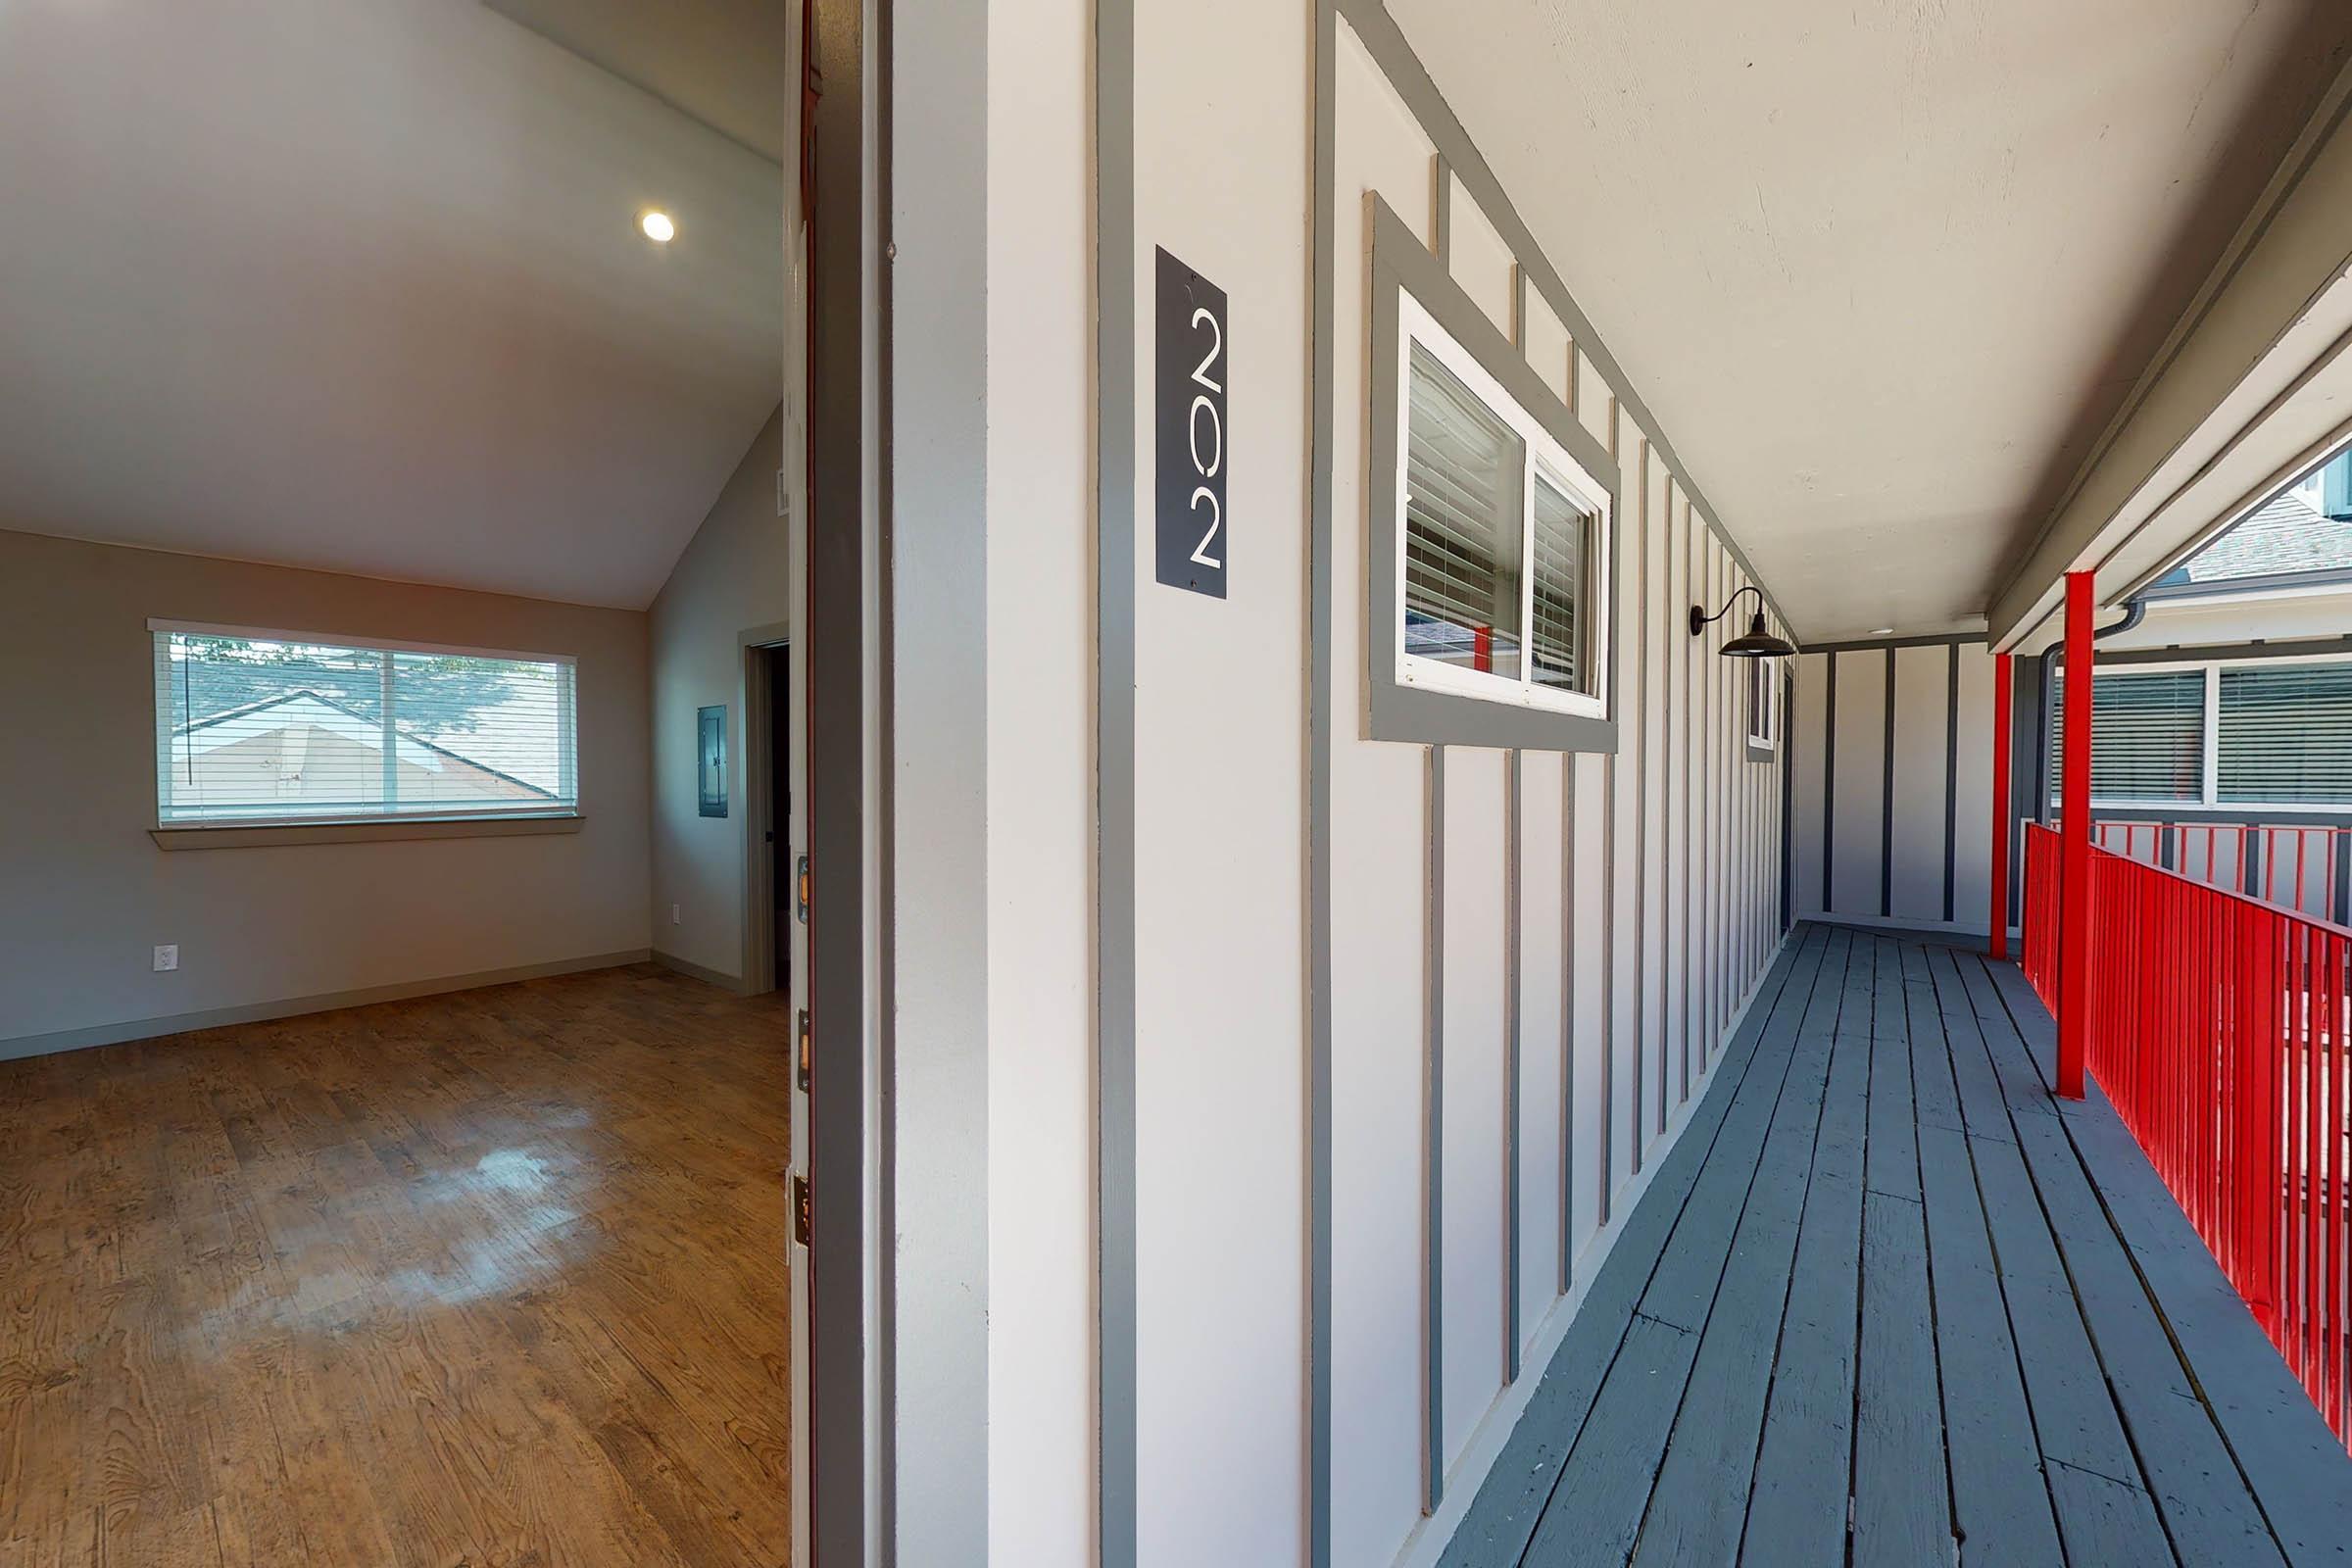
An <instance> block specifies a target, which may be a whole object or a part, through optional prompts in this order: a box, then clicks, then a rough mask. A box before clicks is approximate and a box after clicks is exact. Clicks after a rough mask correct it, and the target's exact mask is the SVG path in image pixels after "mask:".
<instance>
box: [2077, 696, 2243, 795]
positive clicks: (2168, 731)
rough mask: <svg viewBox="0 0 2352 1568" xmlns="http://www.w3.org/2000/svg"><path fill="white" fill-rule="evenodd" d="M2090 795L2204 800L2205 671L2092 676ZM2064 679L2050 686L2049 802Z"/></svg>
mask: <svg viewBox="0 0 2352 1568" xmlns="http://www.w3.org/2000/svg"><path fill="white" fill-rule="evenodd" d="M2094 678H2095V680H2096V683H2097V684H2096V686H2095V688H2094V694H2095V695H2094V701H2093V702H2092V704H2091V710H2090V793H2091V798H2092V799H2094V800H2101V801H2181V802H2189V803H2194V802H2197V801H2200V800H2202V799H2203V798H2204V789H2205V672H2204V671H2203V670H2202V669H2172V670H2158V671H2149V672H2144V673H2143V672H2124V673H2117V674H2108V673H2106V672H2105V671H2098V672H2096V673H2095V676H2094ZM2065 713H2066V676H2065V674H2064V673H2063V672H2061V673H2060V674H2058V675H2057V676H2055V677H2054V678H2053V679H2052V681H2051V683H2050V798H2051V799H2052V800H2056V799H2057V798H2058V792H2059V785H2060V781H2061V780H2062V779H2063V778H2064V777H2065V770H2064V769H2065V761H2064V751H2065V736H2066V725H2065Z"/></svg>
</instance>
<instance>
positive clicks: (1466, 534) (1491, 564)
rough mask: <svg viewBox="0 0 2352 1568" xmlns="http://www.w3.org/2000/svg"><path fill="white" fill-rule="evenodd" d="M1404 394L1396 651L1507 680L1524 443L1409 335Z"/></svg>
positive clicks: (1515, 637) (1511, 667)
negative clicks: (1400, 624)
mask: <svg viewBox="0 0 2352 1568" xmlns="http://www.w3.org/2000/svg"><path fill="white" fill-rule="evenodd" d="M1407 395H1408V397H1409V398H1410V400H1411V406H1410V409H1409V411H1408V414H1407V417H1406V420H1405V458H1404V486H1405V489H1404V651H1405V652H1406V653H1408V654H1410V655H1412V656H1413V657H1415V658H1417V659H1432V660H1436V661H1438V662H1441V663H1446V664H1452V665H1454V666H1456V667H1458V668H1463V669H1475V670H1479V671H1482V672H1484V673H1487V674H1494V675H1501V676H1504V677H1506V678H1508V679H1511V680H1516V679H1518V678H1519V597H1520V594H1519V589H1520V582H1519V579H1520V555H1521V550H1522V547H1523V545H1524V544H1525V534H1526V530H1525V528H1524V526H1523V525H1522V519H1521V511H1522V507H1523V502H1522V498H1521V494H1520V488H1519V487H1520V481H1521V479H1522V477H1523V476H1524V475H1525V473H1526V471H1527V443H1526V442H1525V441H1522V440H1521V439H1520V438H1519V435H1518V432H1516V431H1515V430H1513V429H1512V428H1511V427H1510V426H1509V425H1507V424H1505V423H1503V421H1502V420H1501V419H1499V418H1497V417H1495V415H1494V414H1493V413H1491V412H1490V411H1489V410H1488V408H1487V406H1486V405H1485V404H1484V403H1482V402H1480V401H1479V399H1478V396H1477V394H1475V393H1473V392H1472V391H1471V390H1470V389H1469V388H1468V387H1467V386H1464V385H1463V384H1462V381H1461V378H1460V377H1459V376H1457V375H1455V374H1454V373H1453V372H1452V371H1450V370H1448V369H1446V367H1445V366H1443V365H1441V364H1439V363H1438V358H1437V356H1436V355H1434V354H1432V353H1430V351H1429V350H1428V349H1427V348H1425V347H1424V346H1422V345H1421V344H1419V343H1416V344H1414V345H1413V359H1412V370H1411V384H1410V389H1409V391H1408V394H1407Z"/></svg>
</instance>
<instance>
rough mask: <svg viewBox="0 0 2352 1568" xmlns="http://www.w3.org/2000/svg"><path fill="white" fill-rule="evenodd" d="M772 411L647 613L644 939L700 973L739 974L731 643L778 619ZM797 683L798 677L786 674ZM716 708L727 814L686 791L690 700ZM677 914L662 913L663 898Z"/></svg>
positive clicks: (785, 596) (735, 661)
mask: <svg viewBox="0 0 2352 1568" xmlns="http://www.w3.org/2000/svg"><path fill="white" fill-rule="evenodd" d="M783 461H784V426H783V417H782V412H781V410H779V411H778V412H777V413H775V414H772V415H770V416H769V417H768V420H767V423H766V424H764V425H762V426H761V427H760V433H759V434H758V435H757V436H755V437H753V439H752V445H751V448H750V450H749V451H747V452H745V453H744V455H743V461H742V462H741V463H739V464H737V465H736V466H735V472H734V473H733V475H731V476H730V477H729V478H728V480H727V484H726V488H725V489H724V490H722V491H721V492H719V497H718V500H717V501H716V502H715V503H714V504H713V505H712V506H711V514H710V515H709V516H707V517H705V518H704V519H703V525H702V527H701V528H700V529H699V530H697V531H696V533H695V536H694V538H693V539H692V540H691V541H690V542H689V543H688V544H687V546H686V550H685V553H684V554H683V555H681V556H680V557H679V558H678V564H677V565H675V566H674V567H672V568H671V569H670V574H669V581H668V582H666V583H664V584H662V592H661V593H660V594H659V595H658V596H656V598H655V600H654V604H653V609H652V610H651V611H650V612H649V613H648V619H649V623H650V624H649V637H650V645H651V654H652V662H653V736H654V752H653V773H654V777H653V887H652V897H651V901H650V903H649V905H648V908H649V910H650V918H651V920H652V926H653V934H654V948H655V950H656V951H657V952H659V953H662V954H665V955H667V956H670V957H674V958H680V959H683V960H684V961H686V962H687V963H690V964H692V965H694V966H695V967H696V968H698V969H703V970H708V971H709V972H711V974H714V975H720V976H726V977H729V978H738V979H739V978H740V977H741V976H742V974H743V809H744V787H743V779H744V755H743V644H742V634H743V633H744V632H746V631H748V630H751V629H752V628H754V627H760V626H773V625H777V624H779V623H781V622H783V621H784V620H786V619H788V618H790V605H791V590H790V583H789V574H788V564H787V562H786V559H785V520H784V519H783V518H782V517H779V516H777V515H776V469H777V468H778V467H779V466H781V465H782V464H783ZM792 684H793V686H794V688H795V689H796V690H797V688H798V686H799V676H798V675H797V674H796V675H795V676H794V677H793V682H792ZM714 703H723V704H725V705H726V709H727V772H728V782H727V814H726V815H725V816H723V817H715V816H704V815H702V814H700V811H699V809H698V802H697V796H696V792H695V711H696V710H698V709H701V708H704V707H708V706H710V705H711V704H714ZM673 904H674V905H676V906H677V908H678V918H677V922H676V923H675V924H672V923H671V920H670V913H669V910H670V906H671V905H673Z"/></svg>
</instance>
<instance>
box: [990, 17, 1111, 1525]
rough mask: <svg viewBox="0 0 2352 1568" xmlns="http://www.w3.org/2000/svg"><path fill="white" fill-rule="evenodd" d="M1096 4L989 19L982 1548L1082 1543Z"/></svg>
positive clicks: (1088, 1270) (1090, 1085) (1087, 1336)
mask: <svg viewBox="0 0 2352 1568" xmlns="http://www.w3.org/2000/svg"><path fill="white" fill-rule="evenodd" d="M1092 26H1093V10H1092V7H1091V6H1090V5H1089V4H1087V0H1030V3H1027V4H1024V5H1021V6H1018V7H998V8H996V9H995V10H994V12H993V14H992V15H991V17H990V18H989V30H988V72H989V93H988V111H987V113H988V168H989V178H990V182H991V190H992V192H993V195H992V200H991V204H990V205H991V214H990V221H989V225H988V269H989V272H990V275H991V277H992V279H996V280H1001V281H1000V282H999V283H997V285H996V286H992V287H991V288H990V289H989V291H988V300H987V330H988V341H989V358H988V401H989V412H990V417H989V420H988V454H987V463H988V544H987V576H988V601H987V611H988V624H987V633H986V636H987V654H988V686H987V704H988V719H989V722H988V734H987V755H988V763H987V772H988V821H989V827H988V861H987V877H988V902H987V908H988V933H989V943H988V975H989V986H988V1039H989V1062H988V1068H989V1071H988V1110H989V1123H990V1127H991V1129H992V1135H991V1137H990V1140H989V1173H988V1185H989V1194H990V1199H991V1203H990V1211H989V1234H988V1245H989V1266H990V1274H991V1277H992V1278H994V1279H997V1280H1000V1281H1004V1282H1005V1290H1006V1292H1007V1293H1008V1294H1007V1296H1006V1299H1005V1309H1004V1310H1002V1311H997V1312H993V1313H992V1314H991V1318H990V1336H989V1369H988V1370H989V1388H990V1391H991V1401H990V1412H989V1414H990V1420H989V1429H988V1470H989V1512H988V1544H989V1553H990V1560H991V1561H992V1562H998V1563H1038V1564H1046V1563H1083V1562H1085V1561H1087V1560H1088V1558H1089V1555H1090V1552H1091V1548H1092V1544H1093V1541H1094V1518H1093V1513H1092V1509H1091V1507H1090V1505H1089V1499H1090V1497H1091V1495H1092V1492H1093V1486H1094V1477H1095V1377H1094V1373H1095V1367H1094V1363H1093V1359H1092V1357H1091V1356H1089V1355H1087V1354H1085V1353H1083V1352H1084V1348H1085V1347H1088V1346H1090V1345H1091V1344H1092V1343H1093V1338H1094V1326H1095V1246H1094V1243H1095V1208H1094V1163H1095V1084H1094V1079H1093V1075H1092V1072H1091V1068H1092V1064H1093V1050H1094V1040H1095V1036H1094V1021H1095V1020H1094V1004H1095V996H1094V988H1093V984H1092V982H1093V963H1094V945H1093V938H1094V928H1093V921H1092V919H1091V915H1092V912H1093V898H1094V888H1093V883H1092V881H1091V872H1092V867H1093V854H1094V845H1095V796H1094V767H1093V743H1094V718H1095V714H1094V702H1093V699H1094V685H1095V680H1094V637H1093V626H1092V624H1091V617H1090V615H1089V613H1088V607H1089V605H1090V604H1091V603H1092V600H1093V591H1094V560H1093V544H1094V521H1095V519H1094V491H1093V483H1092V478H1091V473H1090V460H1091V457H1092V448H1093V432H1092V430H1091V429H1090V427H1089V422H1088V413H1089V410H1090V408H1091V406H1092V401H1093V395H1092V394H1093V382H1092V379H1091V372H1092V369H1093V357H1094V335H1093V332H1092V330H1091V324H1092V322H1091V317H1092V309H1091V308H1092V301H1091V297H1090V295H1091V291H1090V289H1089V286H1088V285H1089V274H1088V265H1087V264H1088V259H1089V257H1090V256H1091V255H1092V253H1093V239H1094V232H1093V218H1092V214H1091V211H1090V209H1089V206H1088V202H1087V190H1088V186H1089V182H1090V181H1091V179H1092V175H1093V171H1092V168H1091V165H1090V161H1089V149H1090V147H1091V145H1092V131H1093V120H1092V116H1093V106H1092V104H1091V102H1090V101H1089V98H1088V95H1087V90H1086V86H1087V60H1088V47H1089V40H1090V37H1091V29H1092Z"/></svg>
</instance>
